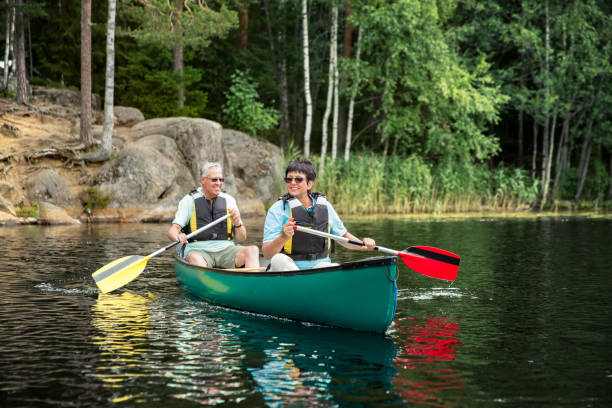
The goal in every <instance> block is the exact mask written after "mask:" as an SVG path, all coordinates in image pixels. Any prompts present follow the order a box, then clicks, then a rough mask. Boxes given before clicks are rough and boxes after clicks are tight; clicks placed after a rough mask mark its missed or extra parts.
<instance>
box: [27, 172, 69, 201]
mask: <svg viewBox="0 0 612 408" xmlns="http://www.w3.org/2000/svg"><path fill="white" fill-rule="evenodd" d="M26 195H27V197H28V199H29V200H30V202H31V203H36V202H40V201H47V202H50V203H53V204H57V205H73V204H77V200H76V199H75V198H74V197H73V196H72V194H71V193H70V190H69V189H68V186H67V185H66V183H65V182H64V180H63V179H62V178H61V177H60V175H59V174H58V172H57V171H55V170H51V169H43V170H41V171H39V172H38V173H36V174H34V176H32V178H31V179H30V180H29V181H28V182H26Z"/></svg>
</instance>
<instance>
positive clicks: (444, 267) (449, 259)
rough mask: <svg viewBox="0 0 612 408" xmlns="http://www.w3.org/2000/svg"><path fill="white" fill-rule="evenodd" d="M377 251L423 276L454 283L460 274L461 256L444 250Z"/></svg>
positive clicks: (299, 228)
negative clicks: (390, 256) (395, 259)
mask: <svg viewBox="0 0 612 408" xmlns="http://www.w3.org/2000/svg"><path fill="white" fill-rule="evenodd" d="M293 229H295V230H296V231H301V232H305V233H307V234H312V235H318V236H320V237H323V238H329V239H333V240H336V241H341V242H346V243H349V244H353V245H361V246H363V242H361V241H355V240H352V239H348V238H345V237H340V236H338V235H333V234H328V233H326V232H322V231H317V230H313V229H311V228H305V227H300V226H297V225H296V226H294V227H293ZM374 249H375V250H377V251H380V252H384V253H387V254H391V255H395V256H399V257H400V258H401V259H402V261H404V263H405V264H406V266H407V267H409V268H410V269H412V270H413V271H415V272H418V273H420V274H421V275H425V276H429V277H430V278H436V279H442V280H449V281H454V280H455V279H457V273H458V272H459V260H460V259H461V258H460V257H459V255H456V254H453V253H452V252H448V251H445V250H443V249H439V248H434V247H428V246H413V247H410V248H406V249H404V250H403V251H396V250H394V249H389V248H385V247H381V246H375V247H374Z"/></svg>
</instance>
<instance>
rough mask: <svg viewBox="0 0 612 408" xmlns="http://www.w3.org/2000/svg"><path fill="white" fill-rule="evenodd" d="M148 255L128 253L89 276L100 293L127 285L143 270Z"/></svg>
mask: <svg viewBox="0 0 612 408" xmlns="http://www.w3.org/2000/svg"><path fill="white" fill-rule="evenodd" d="M149 259H151V258H150V257H148V256H140V255H130V256H124V257H123V258H119V259H117V260H115V261H113V262H111V263H109V264H106V265H104V266H103V267H102V268H100V269H98V270H97V271H95V272H94V273H93V274H92V275H91V276H92V277H93V278H94V280H95V281H96V285H98V288H100V291H101V292H102V293H108V292H112V291H113V290H115V289H118V288H120V287H122V286H124V285H127V284H128V283H130V282H131V281H132V280H134V279H135V278H136V277H137V276H138V275H140V274H141V273H142V271H144V268H145V266H147V261H148V260H149Z"/></svg>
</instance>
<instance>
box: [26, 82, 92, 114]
mask: <svg viewBox="0 0 612 408" xmlns="http://www.w3.org/2000/svg"><path fill="white" fill-rule="evenodd" d="M32 96H35V97H36V98H38V99H40V100H43V101H46V102H49V103H54V104H57V105H62V106H80V105H81V93H80V92H79V91H73V90H71V89H57V88H46V87H43V86H33V87H32ZM101 106H102V98H100V95H98V94H92V95H91V107H92V109H93V110H97V111H99V110H100V108H101Z"/></svg>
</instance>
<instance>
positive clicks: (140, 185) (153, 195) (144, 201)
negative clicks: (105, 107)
mask: <svg viewBox="0 0 612 408" xmlns="http://www.w3.org/2000/svg"><path fill="white" fill-rule="evenodd" d="M93 180H94V183H95V186H96V187H97V188H99V189H100V191H101V192H102V193H103V194H104V195H108V196H110V198H111V202H110V207H113V208H120V207H140V208H151V207H154V208H158V207H160V206H161V207H172V208H176V203H177V202H178V200H180V198H181V197H182V196H183V195H185V194H186V193H187V192H188V191H189V190H191V189H193V187H194V185H195V182H194V180H193V178H192V177H191V173H190V171H189V169H188V168H187V165H186V163H185V161H184V160H183V159H181V155H180V153H179V151H178V148H177V146H176V143H175V142H174V140H172V139H170V138H168V137H165V136H162V135H151V136H148V137H146V138H143V139H141V140H139V141H137V142H134V143H132V144H130V145H128V146H127V147H126V148H125V149H123V150H121V152H119V154H118V155H117V156H116V157H115V158H113V159H111V161H109V162H107V163H105V164H104V165H103V166H102V167H101V168H100V169H99V170H98V172H97V173H96V174H95V175H94V178H93Z"/></svg>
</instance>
